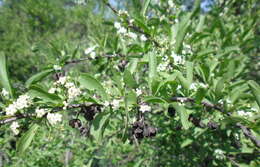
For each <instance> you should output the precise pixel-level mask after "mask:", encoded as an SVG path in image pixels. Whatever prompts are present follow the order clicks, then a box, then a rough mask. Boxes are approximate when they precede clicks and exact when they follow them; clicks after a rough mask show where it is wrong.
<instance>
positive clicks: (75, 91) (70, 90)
mask: <svg viewBox="0 0 260 167" xmlns="http://www.w3.org/2000/svg"><path fill="white" fill-rule="evenodd" d="M68 80H69V77H66V76H64V77H60V78H59V80H58V81H56V82H55V83H54V85H62V86H64V87H65V88H66V89H67V94H68V98H69V100H72V99H74V98H76V97H77V96H79V95H81V93H82V92H81V90H80V88H77V87H76V85H75V84H74V83H73V82H69V81H68ZM56 90H57V88H51V89H50V90H49V93H54V92H55V91H56Z"/></svg>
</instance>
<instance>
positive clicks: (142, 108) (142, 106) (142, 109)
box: [140, 104, 151, 113]
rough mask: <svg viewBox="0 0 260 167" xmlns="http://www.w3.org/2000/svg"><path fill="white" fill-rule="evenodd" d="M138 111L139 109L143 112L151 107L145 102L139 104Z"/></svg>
mask: <svg viewBox="0 0 260 167" xmlns="http://www.w3.org/2000/svg"><path fill="white" fill-rule="evenodd" d="M140 111H141V112H142V113H144V112H149V111H151V107H150V106H148V105H147V104H142V105H141V106H140Z"/></svg>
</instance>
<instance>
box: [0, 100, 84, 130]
mask: <svg viewBox="0 0 260 167" xmlns="http://www.w3.org/2000/svg"><path fill="white" fill-rule="evenodd" d="M83 105H84V104H71V105H69V106H68V107H67V108H68V109H74V108H80V107H82V106H83ZM60 110H62V107H56V108H54V109H53V110H52V111H53V112H58V111H60ZM31 117H35V115H34V114H17V115H14V116H11V117H9V118H6V119H3V120H0V126H2V125H5V124H8V123H11V122H14V121H17V120H19V119H23V118H31Z"/></svg>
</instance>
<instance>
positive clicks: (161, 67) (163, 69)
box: [157, 63, 168, 72]
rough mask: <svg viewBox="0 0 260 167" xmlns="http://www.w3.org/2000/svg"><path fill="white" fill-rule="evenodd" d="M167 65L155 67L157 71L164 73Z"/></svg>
mask: <svg viewBox="0 0 260 167" xmlns="http://www.w3.org/2000/svg"><path fill="white" fill-rule="evenodd" d="M167 66H168V64H167V63H160V64H159V65H158V67H157V71H158V72H160V71H166V69H167Z"/></svg>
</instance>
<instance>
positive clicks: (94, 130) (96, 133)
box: [90, 113, 110, 142]
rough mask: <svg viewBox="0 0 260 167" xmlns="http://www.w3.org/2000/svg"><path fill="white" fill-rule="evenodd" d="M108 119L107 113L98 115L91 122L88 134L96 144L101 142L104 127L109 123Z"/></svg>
mask: <svg viewBox="0 0 260 167" xmlns="http://www.w3.org/2000/svg"><path fill="white" fill-rule="evenodd" d="M109 117H110V114H108V113H100V114H98V115H97V116H96V117H95V119H94V120H93V122H92V126H91V129H90V133H91V135H93V137H94V138H95V139H96V140H97V142H101V140H102V137H103V133H104V130H105V127H106V125H107V123H108V121H109Z"/></svg>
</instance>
